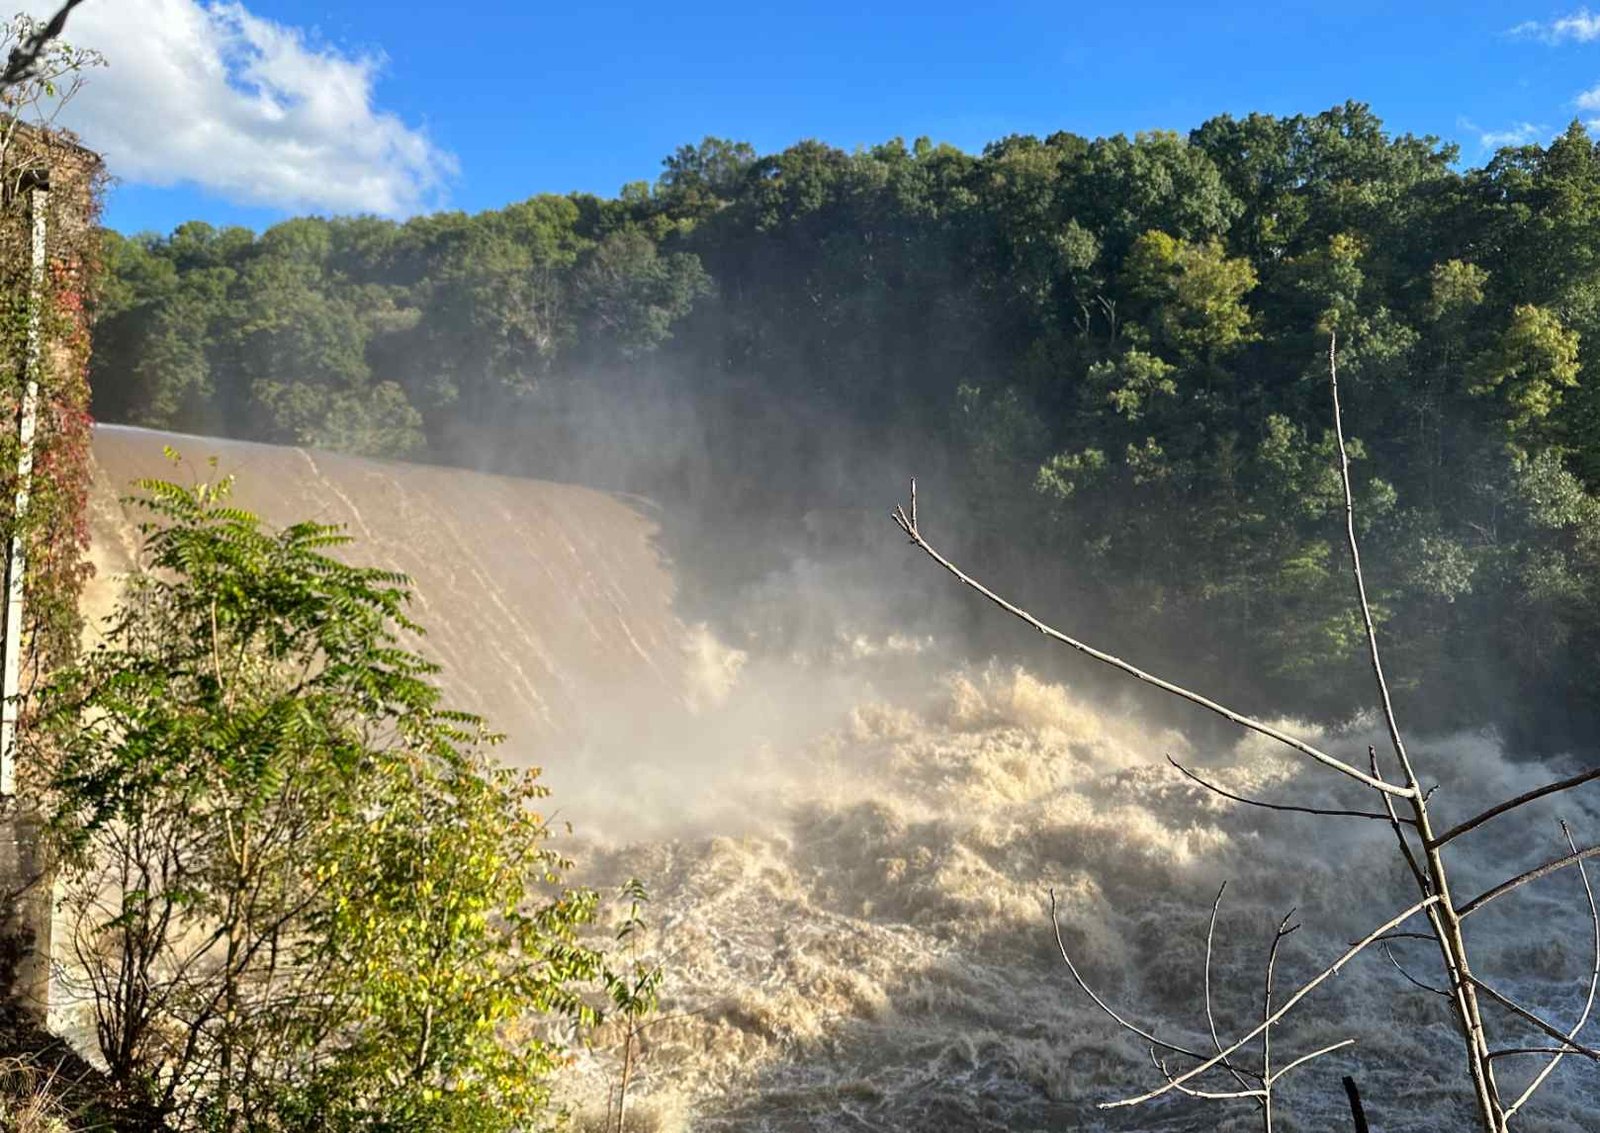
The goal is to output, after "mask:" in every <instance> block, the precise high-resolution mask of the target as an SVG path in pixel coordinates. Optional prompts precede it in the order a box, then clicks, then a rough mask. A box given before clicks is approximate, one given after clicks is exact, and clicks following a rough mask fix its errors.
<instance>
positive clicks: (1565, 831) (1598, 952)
mask: <svg viewBox="0 0 1600 1133" xmlns="http://www.w3.org/2000/svg"><path fill="white" fill-rule="evenodd" d="M1561 833H1562V835H1563V836H1564V837H1565V838H1566V840H1567V846H1568V847H1569V848H1570V849H1571V850H1572V852H1573V853H1577V852H1578V844H1577V843H1576V842H1575V841H1573V839H1572V830H1571V828H1570V827H1568V826H1567V824H1566V823H1565V822H1563V823H1562V824H1561ZM1578 876H1579V877H1580V878H1582V879H1583V894H1584V896H1585V897H1586V898H1587V899H1588V902H1589V925H1590V927H1591V928H1592V929H1593V930H1594V952H1593V956H1594V960H1593V962H1592V963H1591V964H1590V966H1589V995H1588V997H1587V998H1586V999H1584V1001H1583V1010H1582V1011H1581V1012H1580V1013H1579V1014H1578V1021H1577V1022H1576V1023H1574V1024H1573V1025H1572V1029H1571V1030H1569V1031H1568V1032H1567V1041H1569V1042H1570V1041H1572V1040H1573V1039H1576V1038H1577V1037H1578V1034H1579V1033H1580V1032H1581V1031H1582V1030H1583V1027H1584V1024H1585V1023H1587V1022H1588V1021H1589V1013H1590V1012H1591V1011H1593V1010H1594V997H1595V990H1596V989H1597V988H1600V909H1597V908H1596V907H1595V900H1594V887H1593V886H1592V885H1590V884H1589V871H1588V870H1587V869H1585V868H1584V865H1583V862H1582V861H1579V862H1578ZM1566 1054H1567V1052H1566V1051H1564V1050H1561V1051H1556V1052H1554V1054H1552V1056H1551V1058H1550V1061H1549V1062H1547V1063H1545V1064H1544V1066H1543V1068H1542V1069H1540V1071H1539V1073H1538V1074H1536V1075H1535V1076H1534V1079H1533V1081H1532V1082H1529V1083H1528V1085H1527V1088H1526V1089H1524V1090H1523V1091H1522V1093H1520V1094H1518V1095H1517V1100H1516V1101H1514V1102H1512V1103H1511V1104H1510V1105H1509V1106H1508V1107H1506V1117H1507V1119H1509V1118H1510V1117H1511V1115H1512V1114H1514V1113H1516V1112H1517V1110H1519V1109H1521V1108H1522V1107H1523V1105H1524V1104H1525V1103H1526V1102H1527V1100H1528V1099H1529V1098H1531V1097H1533V1095H1534V1093H1535V1092H1536V1091H1537V1090H1538V1089H1539V1087H1540V1086H1542V1085H1544V1083H1545V1079H1547V1078H1549V1077H1550V1075H1551V1074H1552V1073H1554V1071H1555V1068H1556V1067H1557V1066H1559V1065H1560V1064H1561V1060H1562V1059H1563V1058H1565V1057H1566Z"/></svg>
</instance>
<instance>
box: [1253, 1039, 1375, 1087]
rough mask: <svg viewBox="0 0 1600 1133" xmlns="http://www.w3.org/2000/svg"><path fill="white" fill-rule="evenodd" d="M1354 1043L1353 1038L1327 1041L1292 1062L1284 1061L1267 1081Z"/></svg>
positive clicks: (1276, 1078)
mask: <svg viewBox="0 0 1600 1133" xmlns="http://www.w3.org/2000/svg"><path fill="white" fill-rule="evenodd" d="M1355 1045H1356V1040H1355V1039H1341V1040H1340V1041H1339V1042H1336V1043H1329V1044H1328V1045H1327V1046H1325V1047H1323V1048H1322V1049H1320V1050H1314V1051H1312V1052H1311V1053H1310V1054H1302V1055H1301V1056H1300V1057H1299V1058H1297V1059H1295V1060H1294V1061H1293V1062H1287V1063H1285V1064H1284V1065H1283V1067H1282V1069H1280V1070H1279V1071H1278V1072H1277V1073H1276V1074H1274V1075H1273V1076H1272V1077H1271V1078H1270V1079H1268V1081H1269V1082H1276V1081H1277V1080H1278V1079H1279V1078H1282V1077H1283V1076H1284V1075H1285V1074H1287V1073H1289V1071H1291V1070H1294V1069H1296V1068H1297V1067H1300V1066H1304V1065H1305V1064H1306V1063H1308V1062H1310V1061H1311V1060H1312V1059H1313V1058H1321V1057H1322V1056H1323V1055H1325V1054H1332V1053H1333V1052H1334V1051H1336V1050H1343V1049H1344V1048H1345V1047H1347V1046H1355Z"/></svg>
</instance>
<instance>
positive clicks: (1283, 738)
mask: <svg viewBox="0 0 1600 1133" xmlns="http://www.w3.org/2000/svg"><path fill="white" fill-rule="evenodd" d="M893 514H894V521H895V524H896V525H897V526H898V527H899V528H900V530H901V531H903V532H905V534H906V537H907V538H909V539H910V540H911V542H912V543H913V544H915V545H916V546H917V547H918V548H919V549H920V550H921V551H922V552H923V553H924V554H926V555H927V556H928V557H929V558H930V559H932V560H933V561H934V562H936V563H938V564H939V565H940V566H942V567H943V568H944V569H945V570H946V571H948V572H949V573H950V574H951V575H952V576H953V577H954V578H955V579H956V580H957V581H958V582H960V583H961V584H962V585H964V586H966V587H968V588H969V589H971V590H973V591H975V592H977V593H978V594H981V595H982V596H983V597H984V598H986V599H987V600H988V601H989V602H991V603H993V604H994V605H995V606H998V607H999V608H1000V609H1002V610H1004V611H1005V612H1006V613H1008V614H1010V615H1011V616H1012V617H1014V618H1017V619H1018V620H1020V621H1022V622H1025V623H1026V624H1028V625H1030V626H1032V627H1033V628H1034V629H1036V630H1038V631H1039V632H1040V633H1042V634H1043V635H1044V636H1046V637H1048V638H1050V639H1051V640H1052V641H1058V642H1060V643H1061V644H1063V645H1065V646H1067V647H1068V648H1070V649H1075V650H1077V651H1078V652H1079V653H1082V654H1084V655H1085V656H1087V657H1092V658H1094V659H1095V660H1096V661H1099V662H1101V663H1102V664H1105V665H1109V666H1111V667H1112V668H1113V669H1118V670H1120V671H1121V672H1124V673H1127V674H1128V675H1129V676H1131V677H1133V678H1134V679H1136V680H1139V681H1142V682H1144V683H1145V684H1148V685H1151V686H1152V687H1155V688H1159V689H1161V690H1162V691H1163V692H1168V693H1171V694H1172V695H1173V696H1176V697H1178V698H1179V699H1181V700H1187V701H1188V702H1189V703H1191V704H1196V705H1199V706H1200V707H1201V708H1204V709H1206V710H1207V711H1209V712H1214V713H1215V714H1217V715H1218V716H1221V717H1222V718H1223V719H1224V720H1229V721H1232V722H1233V723H1235V724H1237V725H1239V726H1240V727H1242V728H1248V729H1249V730H1250V731H1252V732H1257V733H1259V734H1261V735H1263V736H1267V737H1268V738H1270V739H1274V740H1277V741H1278V742H1279V743H1281V744H1283V745H1284V746H1285V747H1289V748H1292V749H1294V750H1295V751H1298V752H1300V753H1301V754H1302V755H1305V756H1309V757H1310V758H1312V759H1314V760H1316V761H1317V762H1318V763H1320V764H1322V765H1323V766H1325V767H1330V768H1332V769H1333V770H1335V771H1338V772H1340V773H1341V774H1343V775H1347V776H1349V777H1350V778H1352V779H1354V780H1355V781H1356V782H1358V783H1361V784H1363V785H1365V786H1368V787H1371V788H1372V789H1373V790H1375V791H1383V792H1385V793H1387V794H1391V795H1394V796H1395V797H1396V798H1414V797H1415V796H1416V794H1417V792H1416V791H1415V790H1414V789H1412V788H1409V787H1400V786H1396V785H1395V784H1393V783H1385V782H1383V781H1382V780H1380V779H1374V778H1373V777H1372V776H1370V775H1368V774H1367V773H1366V772H1364V771H1362V770H1360V769H1359V768H1356V767H1352V766H1351V765H1350V764H1348V763H1346V762H1345V761H1344V760H1342V759H1338V758H1336V757H1334V756H1331V755H1329V754H1328V753H1327V752H1325V751H1321V750H1319V749H1317V748H1315V747H1313V746H1312V745H1311V744H1308V743H1307V742H1306V741H1305V740H1302V739H1299V738H1298V737H1296V736H1292V735H1290V734H1289V733H1287V732H1285V731H1283V730H1282V729H1279V728H1274V727H1273V726H1272V725H1271V724H1267V723H1263V722H1262V721H1260V720H1256V719H1254V718H1252V717H1249V716H1246V715H1244V714H1243V713H1240V712H1235V711H1234V710H1233V709H1231V708H1227V707H1224V706H1223V705H1221V704H1218V703H1217V702H1216V701H1214V700H1211V699H1209V698H1207V697H1204V696H1201V695H1200V694H1199V693H1197V692H1193V691H1191V690H1189V689H1187V688H1184V687H1183V686H1182V685H1176V684H1173V683H1172V682H1171V681H1168V680H1163V679H1162V678H1161V677H1158V676H1155V675H1153V674H1151V673H1147V672H1145V671H1144V670H1143V669H1141V668H1139V667H1138V666H1136V665H1131V664H1129V663H1128V662H1127V661H1124V660H1122V659H1121V658H1120V657H1113V656H1112V655H1111V654H1109V653H1106V652H1104V651H1103V650H1099V649H1096V648H1095V647H1094V646H1092V645H1089V644H1087V643H1085V642H1082V641H1079V640H1078V639H1077V638H1075V637H1069V636H1068V635H1067V634H1064V633H1062V632H1061V631H1060V630H1058V629H1053V628H1052V627H1050V626H1048V625H1046V624H1045V623H1044V622H1042V621H1040V620H1039V619H1038V618H1036V617H1034V616H1033V615H1032V614H1030V613H1028V611H1026V610H1024V609H1022V608H1021V607H1020V606H1015V605H1012V604H1011V603H1010V602H1008V601H1006V600H1005V599H1004V598H1002V597H1000V595H998V594H996V593H995V592H994V591H993V590H990V589H989V588H988V587H987V586H985V585H984V584H983V583H981V582H979V581H978V580H977V579H975V578H973V577H972V576H971V575H969V574H967V573H966V572H965V571H963V570H962V569H961V568H960V567H958V566H956V565H955V564H954V563H952V562H951V561H950V560H949V559H947V558H945V557H944V556H943V555H942V554H940V553H939V552H938V551H936V550H935V549H934V548H933V547H932V545H930V544H929V543H928V541H927V540H926V539H925V538H923V536H922V532H921V530H920V528H918V526H917V525H916V524H915V523H913V522H912V521H911V517H910V516H909V515H908V514H907V513H906V511H905V509H904V508H899V507H897V508H895V509H894V513H893Z"/></svg>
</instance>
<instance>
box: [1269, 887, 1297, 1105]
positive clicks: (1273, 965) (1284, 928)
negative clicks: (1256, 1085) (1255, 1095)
mask: <svg viewBox="0 0 1600 1133" xmlns="http://www.w3.org/2000/svg"><path fill="white" fill-rule="evenodd" d="M1293 916H1294V910H1293V909H1290V910H1289V911H1288V912H1287V913H1285V914H1284V916H1283V920H1281V921H1279V922H1278V931H1277V932H1275V933H1273V934H1272V947H1271V948H1270V949H1268V950H1267V975H1266V980H1265V987H1266V990H1265V991H1263V992H1262V993H1261V1078H1262V1081H1264V1082H1265V1083H1266V1087H1267V1096H1266V1098H1265V1099H1264V1100H1263V1101H1262V1103H1261V1105H1262V1128H1263V1130H1264V1131H1265V1133H1272V1082H1273V1073H1272V974H1273V972H1274V971H1275V970H1276V969H1277V966H1278V946H1279V945H1280V944H1282V943H1283V938H1284V937H1286V936H1288V935H1289V934H1290V933H1291V932H1293V931H1294V930H1295V929H1297V928H1299V927H1300V926H1299V925H1295V926H1294V927H1293V928H1291V927H1290V925H1289V920H1290V918H1292V917H1293Z"/></svg>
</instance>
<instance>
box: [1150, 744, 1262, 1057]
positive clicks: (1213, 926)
mask: <svg viewBox="0 0 1600 1133" xmlns="http://www.w3.org/2000/svg"><path fill="white" fill-rule="evenodd" d="M1167 758H1168V759H1171V758H1172V757H1171V756H1168V757H1167ZM1227 891H1228V883H1227V882H1226V881H1224V882H1223V883H1222V885H1221V887H1220V888H1218V889H1217V899H1216V900H1215V901H1212V902H1211V921H1210V923H1209V924H1207V925H1206V971H1205V999H1206V1026H1207V1027H1208V1028H1210V1030H1211V1042H1212V1045H1213V1046H1215V1047H1216V1048H1217V1053H1218V1054H1221V1053H1222V1038H1221V1036H1219V1035H1218V1034H1217V1017H1216V1014H1215V1013H1214V1012H1213V1011H1212V1009H1211V945H1212V941H1213V940H1214V939H1215V937H1216V935H1217V913H1218V911H1219V910H1220V909H1221V908H1222V895H1223V894H1224V893H1226V892H1227ZM1222 1065H1223V1066H1224V1067H1225V1068H1226V1069H1227V1071H1228V1073H1229V1074H1232V1075H1233V1079H1234V1081H1236V1082H1238V1083H1239V1085H1240V1086H1241V1087H1242V1088H1244V1089H1249V1088H1250V1085H1249V1083H1248V1082H1246V1081H1245V1080H1244V1075H1242V1074H1241V1073H1240V1072H1239V1071H1238V1070H1237V1069H1235V1068H1234V1065H1233V1063H1231V1062H1229V1061H1228V1060H1226V1059H1224V1060H1223V1062H1222Z"/></svg>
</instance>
